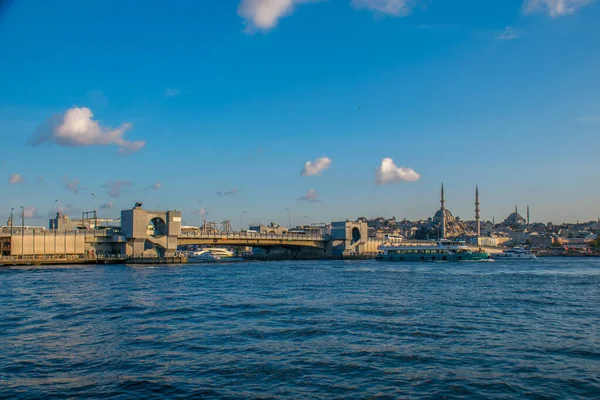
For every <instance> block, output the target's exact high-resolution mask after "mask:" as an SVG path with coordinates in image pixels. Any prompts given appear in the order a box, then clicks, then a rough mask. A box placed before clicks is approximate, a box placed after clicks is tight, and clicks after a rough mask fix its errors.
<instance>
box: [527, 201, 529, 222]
mask: <svg viewBox="0 0 600 400" xmlns="http://www.w3.org/2000/svg"><path fill="white" fill-rule="evenodd" d="M527 225H529V204H528V205H527Z"/></svg>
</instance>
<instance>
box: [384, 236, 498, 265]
mask: <svg viewBox="0 0 600 400" xmlns="http://www.w3.org/2000/svg"><path fill="white" fill-rule="evenodd" d="M379 250H380V251H383V253H382V254H380V255H378V256H377V258H376V259H377V261H405V262H410V261H448V262H451V261H454V262H456V261H486V260H490V254H489V253H487V252H485V251H481V250H473V249H472V248H470V247H469V246H467V245H466V244H465V242H463V241H451V240H438V241H431V242H430V243H427V242H426V243H423V242H418V243H411V242H402V243H398V244H389V245H383V246H380V247H379Z"/></svg>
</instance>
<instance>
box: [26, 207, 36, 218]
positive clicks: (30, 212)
mask: <svg viewBox="0 0 600 400" xmlns="http://www.w3.org/2000/svg"><path fill="white" fill-rule="evenodd" d="M23 217H25V218H37V217H39V215H38V213H37V208H36V207H24V208H23Z"/></svg>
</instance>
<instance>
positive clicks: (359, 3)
mask: <svg viewBox="0 0 600 400" xmlns="http://www.w3.org/2000/svg"><path fill="white" fill-rule="evenodd" d="M352 4H353V5H354V7H356V8H366V9H368V10H372V11H376V12H379V13H382V14H387V15H392V16H395V17H401V16H406V15H408V14H410V12H411V11H412V9H413V8H414V6H415V5H416V1H415V0H352Z"/></svg>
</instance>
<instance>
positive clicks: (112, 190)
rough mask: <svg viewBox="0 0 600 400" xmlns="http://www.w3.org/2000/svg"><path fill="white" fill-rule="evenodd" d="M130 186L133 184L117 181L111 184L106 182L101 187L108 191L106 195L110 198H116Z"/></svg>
mask: <svg viewBox="0 0 600 400" xmlns="http://www.w3.org/2000/svg"><path fill="white" fill-rule="evenodd" d="M132 185H133V183H131V182H129V181H123V180H118V181H113V182H106V183H105V184H104V185H102V187H103V188H105V189H108V195H109V196H110V197H115V198H117V197H119V196H120V195H121V193H122V192H123V191H124V190H125V189H127V188H128V187H130V186H132Z"/></svg>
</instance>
